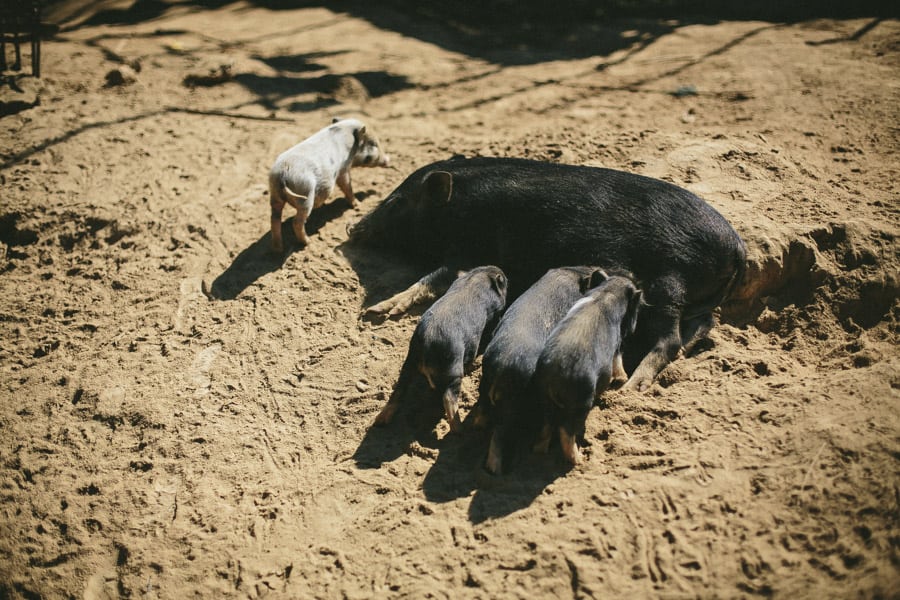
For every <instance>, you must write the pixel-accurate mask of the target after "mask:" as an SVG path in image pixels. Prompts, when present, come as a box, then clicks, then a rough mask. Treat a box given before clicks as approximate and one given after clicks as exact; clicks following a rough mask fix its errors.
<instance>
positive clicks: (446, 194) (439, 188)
mask: <svg viewBox="0 0 900 600" xmlns="http://www.w3.org/2000/svg"><path fill="white" fill-rule="evenodd" d="M422 183H423V185H424V186H425V197H426V198H428V199H429V200H430V201H432V202H434V203H435V204H440V203H444V202H450V194H451V193H452V192H453V175H451V174H450V173H448V172H447V171H432V172H431V173H429V174H428V175H426V176H425V180H424V181H423V182H422Z"/></svg>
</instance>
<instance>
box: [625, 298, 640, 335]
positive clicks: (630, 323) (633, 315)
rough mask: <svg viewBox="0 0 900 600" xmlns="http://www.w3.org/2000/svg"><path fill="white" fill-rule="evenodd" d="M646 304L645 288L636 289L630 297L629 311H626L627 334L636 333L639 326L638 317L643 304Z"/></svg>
mask: <svg viewBox="0 0 900 600" xmlns="http://www.w3.org/2000/svg"><path fill="white" fill-rule="evenodd" d="M643 304H644V291H643V290H634V292H633V293H632V295H631V298H629V299H628V311H627V312H626V316H625V319H626V323H625V325H626V330H625V331H624V334H625V335H631V334H632V333H634V329H635V327H637V319H638V312H640V309H641V306H642V305H643Z"/></svg>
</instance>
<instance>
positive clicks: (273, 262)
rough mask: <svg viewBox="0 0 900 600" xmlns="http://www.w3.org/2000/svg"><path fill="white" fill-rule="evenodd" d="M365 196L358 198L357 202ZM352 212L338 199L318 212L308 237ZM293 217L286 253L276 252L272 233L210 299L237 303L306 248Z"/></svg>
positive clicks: (240, 258) (285, 232) (219, 280)
mask: <svg viewBox="0 0 900 600" xmlns="http://www.w3.org/2000/svg"><path fill="white" fill-rule="evenodd" d="M363 196H364V194H359V193H358V194H356V197H357V198H361V197H363ZM349 208H350V205H349V204H348V203H347V201H346V199H344V198H336V199H335V200H333V201H332V202H330V203H329V204H326V205H324V206H321V207H319V208H317V209H316V210H314V211H313V212H312V214H311V215H310V216H309V219H307V221H306V233H307V235H315V234H316V233H318V231H319V230H320V229H321V228H322V227H324V226H325V224H326V223H328V222H329V221H332V220H334V219H337V218H338V217H340V216H341V215H342V214H344V212H345V211H347V210H348V209H349ZM292 219H293V217H291V218H289V219H287V220H286V221H284V222H282V223H281V237H282V239H283V240H284V245H285V251H284V252H283V253H281V254H276V253H274V252H272V233H271V232H268V233H266V234H265V235H263V236H262V237H261V238H259V239H258V240H256V241H255V242H253V243H252V244H251V245H250V246H248V247H247V248H245V249H244V250H243V251H241V253H240V254H238V255H237V256H236V257H235V259H234V260H233V261H231V264H230V265H229V266H228V268H227V269H225V270H224V271H223V272H222V274H221V275H219V276H218V277H216V278H215V279H214V280H213V282H212V285H211V286H210V296H212V297H213V298H214V299H216V300H234V299H235V298H237V297H238V296H239V295H240V294H241V292H243V291H244V290H245V289H247V287H248V286H250V285H252V284H253V283H254V282H256V281H257V280H258V279H259V278H260V277H262V276H263V275H266V274H268V273H273V272H275V271H277V270H278V269H280V268H281V267H282V266H283V265H284V263H285V261H286V260H287V258H288V256H290V255H291V254H293V253H294V252H296V251H297V250H300V249H301V248H302V247H301V246H300V245H299V243H298V242H297V238H296V236H295V235H294V230H293V228H292V227H291V221H292Z"/></svg>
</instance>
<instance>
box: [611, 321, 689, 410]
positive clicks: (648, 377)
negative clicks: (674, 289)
mask: <svg viewBox="0 0 900 600" xmlns="http://www.w3.org/2000/svg"><path fill="white" fill-rule="evenodd" d="M648 312H649V311H648ZM667 312H668V311H667ZM679 321H680V319H679V318H678V316H677V315H668V314H664V313H660V312H657V313H655V314H652V315H647V317H646V318H645V324H647V325H649V327H650V328H651V329H650V330H651V331H653V332H654V333H655V334H656V336H657V337H656V343H655V344H654V345H653V348H652V349H651V350H650V352H648V353H647V356H645V357H644V359H643V360H641V362H640V364H639V365H638V366H637V368H635V370H634V372H633V373H632V374H631V377H630V378H629V379H628V381H626V382H625V385H623V386H622V389H623V390H638V391H640V392H643V391H645V390H646V389H647V388H649V387H650V384H652V383H653V380H654V379H655V378H656V376H657V375H659V372H660V371H662V370H663V369H664V368H665V367H666V365H668V364H669V363H670V362H672V361H673V360H674V359H675V356H676V355H677V354H678V351H679V350H680V349H681V332H680V324H679Z"/></svg>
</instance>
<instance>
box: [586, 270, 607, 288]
mask: <svg viewBox="0 0 900 600" xmlns="http://www.w3.org/2000/svg"><path fill="white" fill-rule="evenodd" d="M607 279H609V275H607V274H606V271H604V270H603V269H596V270H594V271H591V274H590V275H586V276H584V277H582V278H581V293H582V294H583V293H585V292H586V291H588V290H590V289H593V288H595V287H597V286H598V285H600V284H601V283H603V282H604V281H606V280H607Z"/></svg>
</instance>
